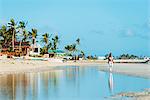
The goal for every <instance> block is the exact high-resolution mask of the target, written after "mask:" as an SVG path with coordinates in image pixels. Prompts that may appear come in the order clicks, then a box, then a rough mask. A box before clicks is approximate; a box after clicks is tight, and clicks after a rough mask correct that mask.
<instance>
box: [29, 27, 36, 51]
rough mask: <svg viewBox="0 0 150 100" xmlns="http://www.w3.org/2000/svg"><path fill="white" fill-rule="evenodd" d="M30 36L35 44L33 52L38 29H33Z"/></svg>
mask: <svg viewBox="0 0 150 100" xmlns="http://www.w3.org/2000/svg"><path fill="white" fill-rule="evenodd" d="M29 36H30V38H32V44H33V46H32V51H33V48H34V47H35V45H36V37H37V29H32V30H31V32H29Z"/></svg>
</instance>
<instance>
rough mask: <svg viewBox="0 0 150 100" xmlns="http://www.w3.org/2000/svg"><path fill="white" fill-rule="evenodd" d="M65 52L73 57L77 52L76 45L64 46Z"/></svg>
mask: <svg viewBox="0 0 150 100" xmlns="http://www.w3.org/2000/svg"><path fill="white" fill-rule="evenodd" d="M65 50H67V51H68V52H69V55H73V53H74V52H75V51H76V50H77V48H76V44H71V45H67V46H65Z"/></svg>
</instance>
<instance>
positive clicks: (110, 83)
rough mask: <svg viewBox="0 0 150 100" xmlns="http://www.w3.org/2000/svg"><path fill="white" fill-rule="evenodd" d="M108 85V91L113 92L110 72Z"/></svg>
mask: <svg viewBox="0 0 150 100" xmlns="http://www.w3.org/2000/svg"><path fill="white" fill-rule="evenodd" d="M108 85H109V90H110V92H113V87H114V84H113V74H112V73H109V78H108Z"/></svg>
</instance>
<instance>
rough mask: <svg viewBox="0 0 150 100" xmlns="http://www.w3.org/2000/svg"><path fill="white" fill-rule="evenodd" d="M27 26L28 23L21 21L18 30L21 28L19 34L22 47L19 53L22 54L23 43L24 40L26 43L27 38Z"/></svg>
mask: <svg viewBox="0 0 150 100" xmlns="http://www.w3.org/2000/svg"><path fill="white" fill-rule="evenodd" d="M26 25H27V23H25V22H24V21H20V22H19V26H18V27H17V28H19V33H20V45H19V51H20V52H21V43H22V41H23V39H24V41H25V39H26V38H27V37H26V30H25V28H26Z"/></svg>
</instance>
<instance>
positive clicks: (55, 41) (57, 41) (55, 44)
mask: <svg viewBox="0 0 150 100" xmlns="http://www.w3.org/2000/svg"><path fill="white" fill-rule="evenodd" d="M52 40H53V48H52V49H53V50H56V49H57V47H58V43H59V37H58V35H55V36H54V38H52Z"/></svg>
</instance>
